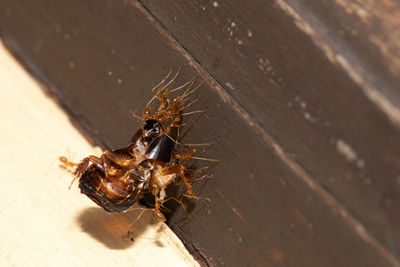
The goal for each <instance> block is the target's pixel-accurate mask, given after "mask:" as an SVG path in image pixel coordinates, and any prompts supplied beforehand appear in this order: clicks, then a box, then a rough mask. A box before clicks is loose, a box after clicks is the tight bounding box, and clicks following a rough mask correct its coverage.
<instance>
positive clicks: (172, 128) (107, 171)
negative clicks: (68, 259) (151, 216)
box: [62, 72, 199, 221]
mask: <svg viewBox="0 0 400 267" xmlns="http://www.w3.org/2000/svg"><path fill="white" fill-rule="evenodd" d="M178 73H179V72H178ZM169 75H170V74H168V76H167V77H166V78H165V79H164V80H163V81H162V82H161V83H160V84H158V85H157V86H156V87H155V88H153V91H154V90H156V94H155V96H154V97H153V99H152V100H154V99H157V100H158V101H159V103H160V106H159V108H158V110H156V111H155V112H152V111H151V109H150V107H149V104H150V103H151V102H152V100H151V101H150V102H149V104H148V105H147V107H146V109H145V111H144V113H143V118H141V119H142V120H143V123H142V127H141V129H139V130H138V131H137V133H136V134H135V135H134V137H133V138H132V143H131V145H129V146H128V147H126V148H121V149H117V150H112V151H110V150H105V151H104V152H103V153H102V155H101V156H100V157H96V156H88V157H86V158H84V159H83V160H82V161H81V162H80V163H79V164H76V166H77V167H76V169H75V171H74V175H75V177H74V180H76V179H77V180H79V188H80V189H81V192H82V193H84V194H86V195H87V196H88V197H89V198H90V199H92V200H93V201H94V202H95V203H96V204H98V205H99V206H101V207H103V208H104V209H105V210H106V211H108V212H120V211H125V210H127V209H129V208H130V207H131V206H132V205H133V204H134V203H135V202H136V201H137V200H138V199H140V198H142V197H143V194H144V193H146V192H151V193H152V194H153V195H154V197H155V212H156V215H157V216H158V217H159V218H160V219H161V220H163V221H165V217H164V215H163V214H162V212H161V211H160V208H161V206H162V204H163V202H164V201H166V192H165V189H166V188H167V186H168V185H169V184H171V183H172V182H174V181H175V180H176V179H177V178H182V180H183V181H184V183H185V186H186V193H185V195H186V196H194V194H193V192H192V187H191V184H190V175H189V173H190V171H189V170H188V169H187V168H186V167H185V166H184V165H183V164H181V163H180V162H181V161H186V160H190V159H191V158H192V156H193V154H194V152H195V151H194V150H189V151H188V153H187V154H186V155H179V154H178V153H177V152H176V151H175V146H176V141H175V140H173V139H172V137H171V134H175V135H176V136H179V131H180V124H181V121H182V116H183V115H182V111H183V110H184V109H185V108H186V107H187V106H189V105H190V104H191V103H190V104H187V105H186V107H185V106H184V102H185V101H187V99H188V98H187V97H188V96H189V95H190V94H191V93H193V92H194V91H195V90H196V89H197V88H198V87H199V86H197V87H196V88H194V89H191V88H192V86H193V85H194V79H192V80H191V81H189V82H188V83H186V84H184V85H182V86H180V87H178V88H175V89H174V90H171V91H170V92H169V91H168V89H167V86H168V85H170V84H171V82H172V81H173V80H174V79H175V78H176V76H177V75H178V74H176V75H175V77H174V78H173V79H172V80H171V81H169V82H168V83H166V84H165V80H166V79H167V78H168V77H169ZM187 85H188V88H187V89H186V90H185V92H184V93H183V94H182V95H181V96H179V97H175V98H172V97H170V93H171V92H173V91H176V90H179V89H182V88H184V87H186V86H187ZM62 162H63V164H64V165H71V164H72V163H71V162H68V161H66V159H65V158H63V159H62ZM74 180H73V181H74Z"/></svg>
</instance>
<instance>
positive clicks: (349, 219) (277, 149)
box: [134, 1, 400, 266]
mask: <svg viewBox="0 0 400 267" xmlns="http://www.w3.org/2000/svg"><path fill="white" fill-rule="evenodd" d="M279 2H283V1H279ZM283 3H285V2H283ZM134 6H135V7H136V8H137V9H138V10H140V11H141V12H142V13H143V14H144V15H145V17H146V18H147V19H148V20H149V21H150V22H151V23H152V24H153V26H154V27H155V28H156V29H157V30H158V31H159V33H160V34H161V35H163V36H164V37H165V38H166V39H167V40H168V43H169V45H170V46H171V47H172V48H173V49H175V50H176V51H177V52H179V53H180V54H181V55H182V56H183V57H184V58H185V59H186V60H187V61H188V62H189V63H190V64H191V65H192V66H193V67H194V68H195V69H196V71H197V72H198V73H199V75H201V76H202V77H203V78H204V80H205V81H206V83H207V84H208V85H209V86H210V88H212V89H213V90H215V91H216V92H217V94H218V95H219V97H220V98H221V99H222V100H223V101H224V102H225V103H228V104H229V105H230V106H231V107H232V109H233V110H234V111H235V112H236V114H237V115H238V116H239V117H240V118H241V119H243V121H244V122H245V123H247V124H248V125H249V126H250V127H251V128H252V129H253V130H254V131H255V132H256V133H257V134H258V135H260V136H261V137H262V138H263V140H264V141H265V142H266V143H267V144H268V145H269V146H270V147H271V148H272V150H273V152H274V153H275V155H277V156H278V157H279V158H280V159H281V160H282V162H283V163H284V164H285V165H287V166H288V167H289V168H290V169H291V170H292V171H293V172H294V173H295V174H296V175H297V177H299V179H300V180H301V181H303V182H304V183H306V184H307V185H308V186H309V187H310V188H311V190H312V191H313V192H315V194H316V195H318V196H319V197H321V199H322V200H323V201H324V202H325V203H326V204H327V205H328V206H329V207H331V208H332V209H333V211H334V212H336V213H338V214H339V215H340V216H341V217H342V218H343V219H344V221H345V222H346V223H347V224H348V225H349V226H350V227H351V228H352V229H353V230H354V231H355V232H356V233H357V234H358V235H359V236H360V238H361V239H362V240H364V241H365V242H366V243H367V244H369V245H370V246H371V247H373V248H374V249H376V251H377V252H378V253H379V254H380V255H381V256H382V257H384V258H385V259H386V260H387V261H388V262H389V263H390V264H391V265H393V266H400V261H399V259H397V258H396V256H395V255H394V254H393V253H392V252H391V251H389V250H388V249H387V248H386V247H385V246H383V245H382V244H381V243H380V242H379V241H378V240H377V239H375V238H374V237H373V236H372V235H371V234H370V233H369V232H368V230H367V229H366V228H365V226H364V225H363V224H362V223H361V222H360V221H359V220H358V219H357V218H356V217H355V216H354V215H353V214H351V213H350V212H349V211H348V210H347V209H346V207H345V206H344V205H343V204H342V203H341V202H340V201H339V200H338V199H336V198H335V197H334V196H333V195H332V194H331V193H329V192H328V191H327V190H325V189H324V188H323V187H322V186H320V185H319V184H318V183H317V182H316V181H315V179H314V178H313V177H312V176H311V175H310V174H308V173H307V172H306V171H305V170H304V169H303V168H302V167H301V166H300V165H299V164H298V163H297V162H296V161H295V160H294V159H292V158H291V157H290V156H289V155H288V154H287V153H286V152H285V151H284V150H283V148H282V147H281V146H280V145H279V144H278V143H277V142H276V141H275V140H274V139H273V138H272V137H271V135H269V134H268V133H267V132H266V131H265V129H264V128H263V127H262V126H261V125H260V124H258V123H257V122H256V121H255V120H254V119H253V118H252V117H251V116H250V114H249V113H248V112H247V111H246V110H245V109H244V108H243V107H242V106H241V105H240V104H239V103H238V102H236V100H234V99H233V98H232V97H231V95H229V94H228V93H227V92H226V90H225V89H223V87H222V86H221V85H220V84H219V83H218V82H217V81H216V80H215V79H214V77H213V76H212V75H211V74H210V73H209V72H207V71H206V70H205V69H204V68H203V67H202V66H201V65H200V63H199V62H198V61H197V60H196V59H195V58H194V57H192V55H191V54H190V53H189V52H188V51H187V50H186V49H185V48H183V47H182V45H180V43H179V42H178V41H177V40H176V39H175V38H174V37H173V36H172V35H171V34H170V33H169V32H168V30H167V29H166V28H165V27H164V25H162V23H161V22H160V21H158V20H157V18H156V17H154V16H153V14H151V12H150V11H149V10H147V9H146V8H145V7H144V5H143V4H142V3H141V2H140V1H135V4H134ZM352 78H353V79H354V77H352ZM356 82H357V81H356ZM359 85H360V84H359ZM362 85H364V87H363V88H364V90H369V89H365V84H362ZM367 85H368V84H367ZM367 88H369V87H367ZM366 94H367V95H368V92H366ZM372 100H374V99H372ZM375 103H376V102H375ZM377 105H378V106H380V107H381V108H382V110H384V111H385V110H386V109H385V107H384V106H382V105H380V104H379V103H377ZM392 111H393V109H392ZM386 114H387V115H388V117H391V116H392V115H390V114H388V113H386ZM394 115H397V113H396V114H394Z"/></svg>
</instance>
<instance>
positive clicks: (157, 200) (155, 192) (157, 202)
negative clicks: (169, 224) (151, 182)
mask: <svg viewBox="0 0 400 267" xmlns="http://www.w3.org/2000/svg"><path fill="white" fill-rule="evenodd" d="M159 192H160V189H158V188H157V189H154V190H153V195H154V198H155V207H154V208H155V213H156V215H157V217H158V218H159V219H160V220H161V221H163V222H165V221H166V219H165V216H164V214H163V213H162V212H161V210H160V209H161V206H162V204H163V202H164V201H163V200H162V199H161V198H160V197H159V196H158V195H159Z"/></svg>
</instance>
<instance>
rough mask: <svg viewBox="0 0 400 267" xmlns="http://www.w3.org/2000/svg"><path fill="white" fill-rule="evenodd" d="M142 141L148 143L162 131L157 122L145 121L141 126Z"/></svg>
mask: <svg viewBox="0 0 400 267" xmlns="http://www.w3.org/2000/svg"><path fill="white" fill-rule="evenodd" d="M142 129H143V133H142V134H143V139H144V140H145V141H150V140H152V139H153V138H155V137H156V136H158V135H159V134H160V132H161V131H162V127H161V125H160V124H159V123H158V121H157V120H147V121H145V123H144V125H143V128H142Z"/></svg>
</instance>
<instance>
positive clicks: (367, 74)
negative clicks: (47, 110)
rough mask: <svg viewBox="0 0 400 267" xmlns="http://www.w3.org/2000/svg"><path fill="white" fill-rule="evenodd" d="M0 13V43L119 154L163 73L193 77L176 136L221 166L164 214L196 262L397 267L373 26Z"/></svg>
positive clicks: (246, 15)
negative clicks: (196, 85)
mask: <svg viewBox="0 0 400 267" xmlns="http://www.w3.org/2000/svg"><path fill="white" fill-rule="evenodd" d="M388 2H391V1H386V2H385V3H388ZM3 5H4V9H3V10H4V11H3V13H2V14H1V16H0V33H1V35H2V38H4V40H5V42H6V43H7V45H8V47H9V48H10V49H11V50H12V51H13V53H14V54H15V55H16V56H17V57H19V58H20V60H21V61H22V62H24V64H25V65H26V66H27V68H28V69H29V70H30V71H31V72H32V73H34V75H35V76H36V77H37V78H38V79H40V80H41V81H42V82H43V84H44V85H45V87H46V88H47V92H48V93H49V94H51V95H53V96H54V97H56V98H57V99H58V100H59V102H60V103H61V105H62V106H63V107H64V108H65V109H66V110H67V111H68V112H69V114H70V116H71V117H70V118H71V119H72V120H73V121H74V122H75V123H76V125H78V126H79V127H80V129H81V130H82V132H84V133H86V135H87V137H88V138H89V139H90V140H93V142H94V143H96V144H98V145H100V146H101V147H103V148H110V149H114V148H119V147H122V146H124V145H126V144H127V142H128V140H129V138H130V137H131V135H132V133H133V132H134V131H135V130H136V129H137V127H138V124H137V123H135V122H134V121H132V118H131V117H130V115H129V113H130V111H132V110H136V111H138V112H140V111H141V110H142V109H143V107H144V106H145V104H146V103H147V101H148V100H149V98H150V97H151V93H150V88H152V87H153V85H155V84H156V83H158V81H160V80H161V79H162V77H164V76H165V74H166V73H167V72H168V71H169V69H171V68H173V69H177V68H178V67H179V66H183V73H182V74H181V76H180V77H179V79H178V84H179V82H181V83H182V82H185V81H187V80H188V79H190V78H191V77H192V76H193V75H198V76H200V79H201V80H204V81H205V84H204V86H203V87H202V88H201V90H199V91H198V94H197V96H199V97H200V100H199V102H198V103H197V104H196V106H194V107H193V108H194V109H199V110H206V113H205V114H203V115H197V116H191V117H188V119H187V121H186V122H185V123H186V126H187V128H186V129H187V130H186V135H185V137H184V141H185V142H188V143H207V142H210V141H212V142H214V145H212V146H210V147H208V148H205V149H203V150H201V151H200V153H199V155H200V156H204V157H210V158H216V159H220V160H221V162H220V163H218V164H215V165H213V164H211V165H210V166H209V167H210V168H209V170H208V171H207V174H209V175H212V176H213V179H211V180H207V181H200V182H197V183H195V186H194V188H195V192H196V194H197V195H199V196H201V197H206V198H209V199H210V200H211V202H210V203H208V202H207V201H205V200H199V201H192V203H191V205H188V207H187V208H188V211H189V213H186V212H185V211H183V209H181V208H180V207H179V206H173V205H171V206H170V208H171V210H172V211H173V212H172V214H170V220H169V222H168V224H169V225H170V227H171V228H172V229H173V230H174V231H175V232H176V233H178V235H180V237H181V239H182V240H183V241H184V243H185V245H186V246H187V247H188V248H189V249H190V250H191V252H192V253H193V254H194V255H196V257H197V258H198V259H199V260H200V261H201V262H202V263H203V264H205V265H210V266H211V265H218V266H222V265H228V266H246V265H252V266H265V265H267V266H276V265H283V266H285V265H289V266H386V265H392V266H399V265H400V264H399V255H400V254H399V250H398V248H399V244H400V243H399V242H400V241H399V240H400V227H399V225H400V217H399V213H398V210H399V208H400V197H399V196H400V186H399V185H400V183H399V181H400V180H399V173H400V164H399V162H400V154H399V151H400V147H399V146H400V142H399V141H400V140H399V139H400V137H399V127H398V124H397V123H396V118H397V117H396V115H395V114H397V113H396V112H397V108H398V99H400V95H399V93H398V85H399V82H398V77H397V76H396V75H395V73H396V64H397V63H396V62H395V61H396V60H393V62H389V61H388V60H389V59H390V58H391V57H393V56H394V55H396V53H397V52H396V50H393V49H394V48H393V47H392V48H391V49H392V50H390V51H391V52H390V55H392V56H389V57H387V56H384V55H383V54H382V53H381V52H380V50H379V49H378V48H377V47H376V42H373V41H371V40H372V39H373V38H372V39H370V38H369V37H371V36H372V37H375V38H378V40H380V44H381V46H380V47H381V48H382V47H383V48H384V47H385V46H384V45H383V44H384V42H382V40H385V39H384V38H389V37H387V35H388V31H387V30H385V31H381V30H379V29H392V30H393V31H394V30H395V29H396V28H390V27H389V26H390V25H391V24H390V23H389V24H385V23H383V24H380V22H379V18H381V17H382V18H383V17H384V16H380V15H373V17H374V19H373V20H371V21H372V22H373V23H372V24H369V25H372V27H371V28H368V29H367V28H366V27H365V25H366V24H364V21H362V20H361V19H360V18H359V17H358V15H357V14H356V13H354V12H351V10H355V11H357V10H362V9H357V8H354V9H351V8H349V7H348V6H349V5H350V4H349V2H348V1H336V2H323V3H313V4H312V3H311V2H306V1H303V2H302V1H294V0H290V1H289V0H287V1H273V2H266V3H261V2H259V1H247V2H243V3H242V2H241V3H238V2H235V3H233V2H222V1H213V2H209V3H203V2H200V1H189V2H188V1H163V2H160V1H147V0H143V1H139V2H137V1H123V2H118V1H107V0H102V1H97V2H96V4H94V3H82V2H80V1H69V2H68V3H66V2H64V1H43V2H41V5H37V3H36V2H35V1H16V0H13V1H11V0H10V1H4V2H3ZM365 8H366V7H365ZM368 10H371V8H369V9H368ZM380 10H381V9H380ZM370 12H372V11H370ZM376 12H378V11H376ZM376 12H375V13H373V14H376ZM371 14H372V13H371ZM381 14H383V13H381ZM390 18H392V19H389V20H388V21H389V22H390V21H393V17H390ZM374 25H375V26H374ZM382 25H386V26H382ZM388 25H389V26H388ZM378 26H382V27H381V28H379V27H378ZM376 27H378V28H376ZM388 27H389V28H388ZM353 30H355V32H357V33H358V35H352V33H353V32H354V31H353ZM342 33H343V34H342ZM389 39H390V42H388V45H389V46H391V44H393V42H395V40H396V37H395V36H394V37H390V38H389ZM393 114H394V115H393ZM196 164H197V166H199V167H201V166H204V164H200V163H196ZM206 165H207V164H206ZM188 204H190V203H188Z"/></svg>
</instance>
